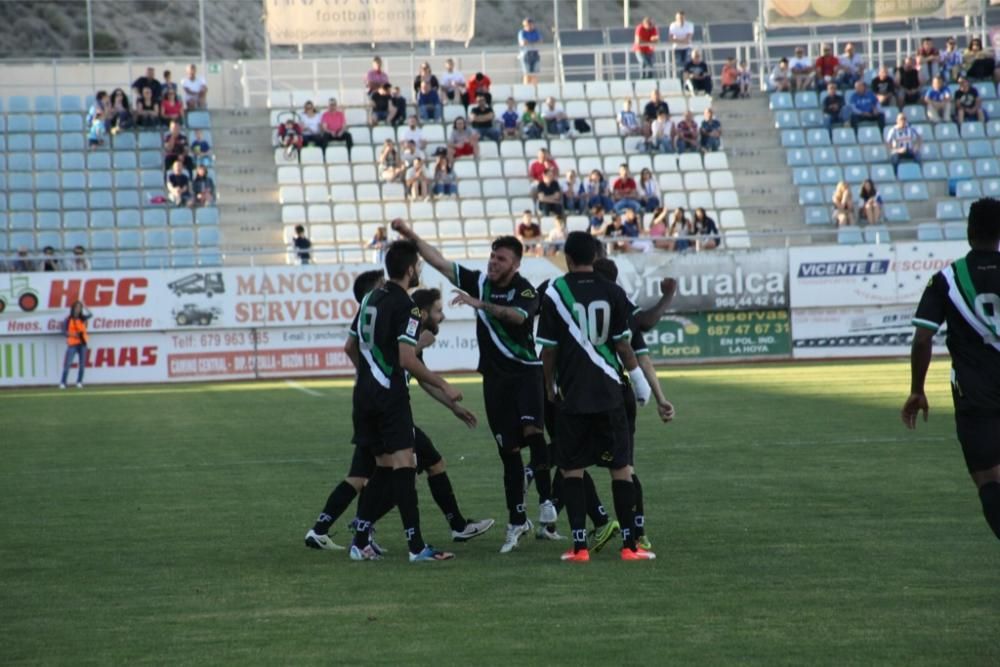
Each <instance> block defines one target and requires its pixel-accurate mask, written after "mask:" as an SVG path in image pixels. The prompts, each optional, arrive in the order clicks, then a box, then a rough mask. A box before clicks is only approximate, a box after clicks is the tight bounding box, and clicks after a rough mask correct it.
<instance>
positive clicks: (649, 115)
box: [642, 88, 670, 137]
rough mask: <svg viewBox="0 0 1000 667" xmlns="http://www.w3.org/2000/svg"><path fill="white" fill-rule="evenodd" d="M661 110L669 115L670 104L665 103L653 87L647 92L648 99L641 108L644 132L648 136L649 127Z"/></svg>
mask: <svg viewBox="0 0 1000 667" xmlns="http://www.w3.org/2000/svg"><path fill="white" fill-rule="evenodd" d="M661 111H665V112H667V115H668V116H669V115H670V105H668V104H667V103H666V101H665V100H664V99H663V97H662V96H661V95H660V91H659V90H657V89H656V88H654V89H653V90H652V91H651V92H650V93H649V101H648V102H646V106H645V107H643V109H642V120H643V123H644V125H645V134H646V136H647V137H648V136H649V128H650V126H651V125H652V124H653V121H654V120H656V119H657V118H658V117H659V115H660V112H661Z"/></svg>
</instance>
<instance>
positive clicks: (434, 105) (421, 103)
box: [417, 81, 442, 123]
mask: <svg viewBox="0 0 1000 667" xmlns="http://www.w3.org/2000/svg"><path fill="white" fill-rule="evenodd" d="M417 110H418V113H419V114H420V119H421V120H430V121H434V122H437V123H440V122H441V113H442V108H441V97H440V96H438V91H437V89H436V88H432V87H431V85H430V84H429V83H427V82H426V81H421V82H420V92H419V93H417Z"/></svg>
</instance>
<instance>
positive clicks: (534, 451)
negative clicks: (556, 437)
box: [524, 433, 552, 503]
mask: <svg viewBox="0 0 1000 667" xmlns="http://www.w3.org/2000/svg"><path fill="white" fill-rule="evenodd" d="M524 442H525V444H526V445H527V446H528V451H529V452H530V458H529V461H528V465H529V466H531V469H532V470H533V471H534V473H535V488H536V489H538V502H539V503H543V502H545V501H546V500H552V476H551V473H550V472H549V467H550V464H549V446H548V445H546V444H545V435H544V434H542V433H532V434H531V435H527V436H525V437H524Z"/></svg>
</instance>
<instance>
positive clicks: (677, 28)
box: [667, 21, 694, 49]
mask: <svg viewBox="0 0 1000 667" xmlns="http://www.w3.org/2000/svg"><path fill="white" fill-rule="evenodd" d="M667 34H668V35H670V38H671V39H670V41H671V42H673V45H674V48H675V49H690V48H691V40H692V39H694V24H693V23H691V22H690V21H684V25H681V24H680V23H678V22H677V21H674V22H673V23H671V24H670V27H669V28H667ZM685 39H686V41H685ZM675 40H678V41H675Z"/></svg>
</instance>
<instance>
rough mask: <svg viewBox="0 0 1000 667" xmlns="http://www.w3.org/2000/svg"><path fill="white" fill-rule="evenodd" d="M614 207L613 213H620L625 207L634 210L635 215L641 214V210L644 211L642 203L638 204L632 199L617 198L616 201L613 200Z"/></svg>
mask: <svg viewBox="0 0 1000 667" xmlns="http://www.w3.org/2000/svg"><path fill="white" fill-rule="evenodd" d="M614 208H615V213H621V212H622V211H624V210H625V209H627V208H630V209H632V210H633V211H635V214H636V215H642V214H643V212H644V211H645V209H643V208H642V204H640V203H639V202H637V201H636V200H634V199H619V200H618V201H617V202H615V206H614Z"/></svg>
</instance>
